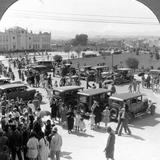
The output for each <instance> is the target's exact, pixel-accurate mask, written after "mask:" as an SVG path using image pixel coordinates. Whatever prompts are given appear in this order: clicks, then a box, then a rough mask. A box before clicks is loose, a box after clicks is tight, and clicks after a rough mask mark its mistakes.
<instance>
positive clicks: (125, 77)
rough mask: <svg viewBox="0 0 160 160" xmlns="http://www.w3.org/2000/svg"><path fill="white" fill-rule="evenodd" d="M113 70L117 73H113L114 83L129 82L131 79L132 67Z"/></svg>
mask: <svg viewBox="0 0 160 160" xmlns="http://www.w3.org/2000/svg"><path fill="white" fill-rule="evenodd" d="M115 72H116V73H117V74H115V75H114V83H115V84H116V85H120V84H124V83H130V82H131V81H132V79H133V75H132V69H130V68H119V69H117V70H116V71H115Z"/></svg>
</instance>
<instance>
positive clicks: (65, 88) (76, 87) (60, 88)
mask: <svg viewBox="0 0 160 160" xmlns="http://www.w3.org/2000/svg"><path fill="white" fill-rule="evenodd" d="M79 89H83V87H82V86H64V87H57V88H54V91H58V92H66V91H71V90H79Z"/></svg>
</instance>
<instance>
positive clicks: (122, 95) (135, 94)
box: [109, 93, 145, 101]
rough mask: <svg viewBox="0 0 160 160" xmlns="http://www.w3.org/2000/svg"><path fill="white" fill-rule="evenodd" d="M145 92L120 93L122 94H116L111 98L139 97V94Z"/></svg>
mask: <svg viewBox="0 0 160 160" xmlns="http://www.w3.org/2000/svg"><path fill="white" fill-rule="evenodd" d="M143 95H145V94H142V93H120V94H114V95H112V96H111V97H109V99H114V100H118V101H124V100H128V99H132V98H137V97H139V96H143Z"/></svg>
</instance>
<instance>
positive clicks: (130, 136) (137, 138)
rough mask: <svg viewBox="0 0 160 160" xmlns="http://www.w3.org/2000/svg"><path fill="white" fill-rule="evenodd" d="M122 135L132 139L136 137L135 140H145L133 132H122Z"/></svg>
mask: <svg viewBox="0 0 160 160" xmlns="http://www.w3.org/2000/svg"><path fill="white" fill-rule="evenodd" d="M122 136H123V137H128V138H134V139H136V140H141V141H145V139H144V138H142V137H140V136H137V135H134V134H132V135H127V134H123V135H122Z"/></svg>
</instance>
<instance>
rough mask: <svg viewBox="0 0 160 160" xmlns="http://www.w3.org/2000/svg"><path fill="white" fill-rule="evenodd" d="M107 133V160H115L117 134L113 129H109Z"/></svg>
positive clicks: (105, 150)
mask: <svg viewBox="0 0 160 160" xmlns="http://www.w3.org/2000/svg"><path fill="white" fill-rule="evenodd" d="M107 133H108V134H109V136H108V140H107V145H106V147H105V149H104V152H105V155H106V158H107V160H109V159H111V160H114V145H115V134H114V132H113V130H112V128H111V127H107Z"/></svg>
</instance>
